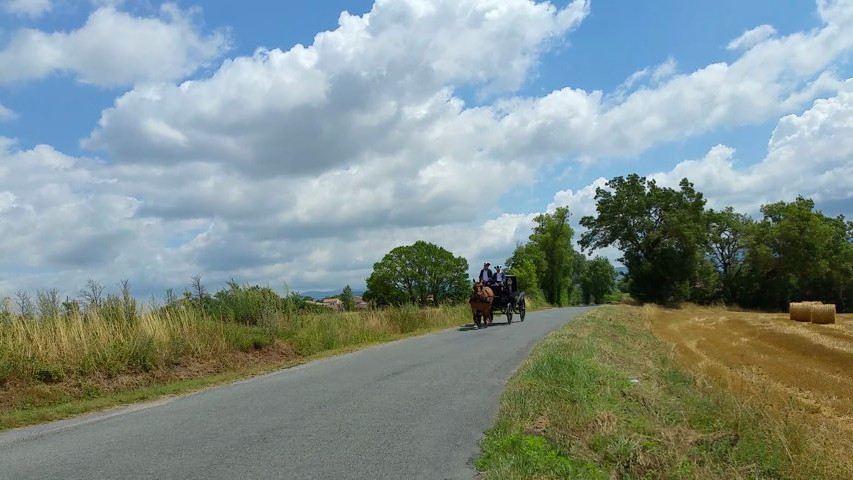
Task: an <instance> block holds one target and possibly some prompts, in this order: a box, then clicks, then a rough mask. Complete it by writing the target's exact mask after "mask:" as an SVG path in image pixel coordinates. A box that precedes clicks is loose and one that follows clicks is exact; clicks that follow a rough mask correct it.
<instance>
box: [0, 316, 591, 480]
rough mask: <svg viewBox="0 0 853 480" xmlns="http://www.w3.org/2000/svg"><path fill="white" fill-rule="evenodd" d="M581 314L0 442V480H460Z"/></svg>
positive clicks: (497, 328)
mask: <svg viewBox="0 0 853 480" xmlns="http://www.w3.org/2000/svg"><path fill="white" fill-rule="evenodd" d="M584 310H585V309H582V308H570V309H560V310H548V311H543V312H537V313H531V314H529V315H528V316H527V319H526V321H525V322H524V323H518V322H513V324H512V325H505V324H502V323H501V324H499V323H496V324H495V325H494V326H493V327H491V328H489V329H486V330H467V329H464V328H463V329H458V330H448V331H443V332H439V333H435V334H431V335H426V336H422V337H417V338H411V339H407V340H402V341H398V342H393V343H389V344H384V345H380V346H376V347H372V348H368V349H365V350H362V351H359V352H355V353H352V354H348V355H343V356H339V357H334V358H329V359H326V360H320V361H317V362H313V363H310V364H306V365H303V366H300V367H295V368H291V369H287V370H281V371H278V372H275V373H272V374H269V375H264V376H261V377H256V378H253V379H250V380H246V381H242V382H238V383H235V384H231V385H226V386H222V387H217V388H213V389H209V390H205V391H203V392H199V393H196V394H192V395H188V396H184V397H179V398H174V399H168V400H165V401H160V402H154V403H148V404H143V405H137V406H134V407H130V408H126V409H121V410H114V411H110V412H106V413H99V414H94V415H89V416H86V417H80V418H77V419H72V420H67V421H62V422H54V423H50V424H45V425H40V426H37V427H33V428H27V429H19V430H14V431H10V432H6V433H3V434H0V478H2V479H43V478H44V479H47V478H57V479H59V478H62V479H75V478H79V479H102V478H103V479H107V478H108V479H134V478H156V479H189V478H198V479H202V478H203V479H250V478H257V479H271V478H287V479H291V478H292V479H326V478H328V479H349V478H353V479H380V478H382V479H386V478H387V479H391V478H399V479H414V478H424V479H471V478H472V477H473V476H474V474H475V472H474V470H473V467H472V462H473V458H475V457H476V456H477V454H478V452H479V446H478V442H479V441H480V439H481V438H482V435H483V431H484V430H486V429H487V428H489V427H491V426H492V424H493V422H494V418H495V414H496V412H497V405H498V398H499V396H500V394H501V391H502V390H503V387H504V385H505V383H506V380H507V379H508V378H509V377H510V376H511V375H512V372H513V371H514V370H515V368H517V367H518V365H519V364H520V363H521V361H522V360H524V358H525V356H526V355H527V353H528V352H529V351H530V349H531V348H532V347H533V345H535V344H536V342H537V341H539V340H540V339H541V338H542V337H543V336H545V334H547V333H548V332H550V331H551V330H553V329H555V328H557V327H559V326H560V325H562V324H564V323H565V322H566V321H567V320H568V319H570V318H572V317H574V316H576V315H578V314H579V313H581V312H583V311H584ZM500 320H501V321H503V318H501V319H500ZM497 321H498V319H497V318H496V322H497Z"/></svg>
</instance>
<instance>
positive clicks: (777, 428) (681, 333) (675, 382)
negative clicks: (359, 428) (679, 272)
mask: <svg viewBox="0 0 853 480" xmlns="http://www.w3.org/2000/svg"><path fill="white" fill-rule="evenodd" d="M721 319H731V323H732V324H741V326H742V327H744V328H747V329H754V332H753V333H752V334H744V336H743V337H741V336H734V335H731V334H729V335H726V333H727V331H726V330H727V329H728V328H729V327H730V326H731V325H730V324H727V323H726V322H725V320H721ZM738 319H739V320H738ZM721 322H722V323H721ZM851 322H853V318H851V316H849V315H846V316H845V315H843V316H842V323H841V324H840V325H836V326H833V327H834V328H835V330H838V331H835V330H833V332H828V331H826V332H820V333H818V335H823V337H821V339H818V340H816V339H814V338H811V337H812V336H813V335H815V332H810V333H809V332H807V333H803V334H801V335H799V337H798V338H799V340H798V341H791V339H790V338H788V339H786V338H783V337H784V335H785V332H784V330H785V329H786V328H788V327H790V328H796V329H801V330H807V329H811V330H815V331H818V329H820V328H822V327H820V326H815V325H802V324H794V323H793V322H790V321H789V320H786V319H785V318H784V316H782V315H775V316H774V315H766V314H754V313H749V314H741V313H737V312H726V311H725V310H723V309H714V310H709V309H704V308H692V309H688V310H680V311H679V310H675V311H671V310H663V309H660V308H658V307H646V308H640V307H628V306H610V307H604V308H600V309H596V310H593V311H592V312H589V313H588V314H586V315H585V316H583V317H582V318H579V319H577V320H575V321H573V322H572V323H570V324H568V325H566V326H565V327H564V328H562V329H561V330H560V331H558V332H555V333H553V334H551V335H550V336H549V337H547V338H546V340H545V341H543V342H542V343H541V344H540V345H538V346H537V347H536V348H535V349H534V351H533V353H532V354H531V356H530V357H529V359H528V360H527V361H526V362H525V364H524V365H522V367H521V368H520V369H519V371H518V372H517V373H516V374H515V376H514V377H513V378H512V379H511V380H510V382H509V385H508V387H507V389H506V391H505V393H504V395H503V396H502V398H501V405H500V412H499V415H498V420H497V423H496V425H495V427H494V428H493V429H491V430H490V431H489V432H487V435H486V438H485V439H484V440H483V442H482V447H483V453H482V455H481V456H480V457H479V459H478V460H477V462H476V466H477V468H478V469H479V470H480V471H481V472H482V477H483V478H485V479H501V480H511V479H527V478H537V479H567V478H584V479H587V478H602V479H608V478H685V479H694V478H698V479H717V478H751V479H752V478H768V479H769V478H791V479H817V478H826V479H832V478H839V479H840V478H853V462H851V461H850V458H849V455H847V453H849V451H850V448H851V443H853V432H851V431H850V428H849V421H846V419H847V420H849V418H850V415H851V412H850V408H851V405H850V404H849V395H848V396H846V397H845V396H843V394H844V391H845V389H848V390H846V391H847V392H848V393H849V388H850V387H851V385H850V379H849V377H847V378H845V373H844V372H846V371H849V368H850V362H853V331H851V330H850V326H851ZM755 323H760V325H761V326H756V325H754V324H755ZM697 329H698V330H699V331H700V332H701V333H698V334H697V333H696V332H697ZM655 333H658V334H659V335H660V336H656V335H655ZM842 337H843V339H842ZM712 338H713V339H715V340H714V343H713V344H710V345H709V343H708V341H709V340H710V339H712ZM741 338H746V340H745V341H744V340H741ZM833 338H834V340H833ZM767 342H769V343H767ZM812 344H815V345H817V344H820V345H822V346H821V348H817V347H815V345H812ZM724 346H725V347H724ZM744 349H745V351H744ZM768 349H772V350H773V353H774V355H773V356H772V357H768V356H767V355H766V353H767V352H766V350H768ZM827 349H829V350H828V351H827ZM816 351H821V355H820V357H822V358H817V359H815V358H812V359H811V363H809V364H807V365H798V364H800V363H801V362H802V361H803V359H804V357H806V356H809V355H811V356H812V357H813V356H814V355H813V354H812V353H811V352H816ZM739 352H740V353H745V354H746V358H744V357H743V356H741V355H740V354H739ZM758 359H762V360H759V361H758V362H757V363H755V364H752V360H758ZM839 362H840V363H839ZM772 365H776V366H777V367H779V368H775V369H774V368H773V367H772ZM784 365H789V366H791V367H792V368H794V369H806V368H810V369H811V371H810V372H809V374H808V375H798V374H794V375H786V374H785V369H784V368H783V366H784ZM845 382H846V383H845ZM791 392H798V395H795V396H792V395H791ZM839 395H842V396H839ZM845 423H847V425H846V426H845V425H844V424H845Z"/></svg>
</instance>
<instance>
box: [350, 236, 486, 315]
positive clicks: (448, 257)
mask: <svg viewBox="0 0 853 480" xmlns="http://www.w3.org/2000/svg"><path fill="white" fill-rule="evenodd" d="M467 272H468V261H467V260H465V259H464V258H462V257H456V256H454V255H453V253H451V252H449V251H447V250H445V249H444V248H441V247H439V246H438V245H434V244H432V243H427V242H424V241H417V242H415V243H414V244H412V245H407V246H400V247H396V248H394V249H393V250H391V251H390V252H388V253H387V254H386V255H385V256H384V257H383V258H382V260H381V261H379V262H376V263H375V264H373V273H371V274H370V277H368V278H367V292H365V295H364V297H365V299H368V300H372V301H375V302H376V303H377V304H379V305H402V304H405V303H412V304H417V305H427V304H428V303H433V304H442V303H453V302H459V301H461V300H463V299H465V298H466V297H467V295H468V293H469V291H470V286H469V285H468V278H467V275H468V273H467ZM430 298H431V299H432V300H431V302H430Z"/></svg>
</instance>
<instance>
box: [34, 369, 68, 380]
mask: <svg viewBox="0 0 853 480" xmlns="http://www.w3.org/2000/svg"><path fill="white" fill-rule="evenodd" d="M33 377H34V378H35V379H36V380H38V381H40V382H42V383H58V382H61V381H62V379H63V378H65V371H64V370H63V369H62V367H61V366H59V365H38V366H36V368H35V370H34V371H33Z"/></svg>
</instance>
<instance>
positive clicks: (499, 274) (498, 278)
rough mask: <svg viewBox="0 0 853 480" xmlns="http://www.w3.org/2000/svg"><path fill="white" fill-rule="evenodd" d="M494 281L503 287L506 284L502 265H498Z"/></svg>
mask: <svg viewBox="0 0 853 480" xmlns="http://www.w3.org/2000/svg"><path fill="white" fill-rule="evenodd" d="M493 280H494V281H495V283H497V284H498V285H503V284H504V282H506V273H504V272H502V271H501V266H500V265H498V266H497V267H495V276H494V278H493Z"/></svg>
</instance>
